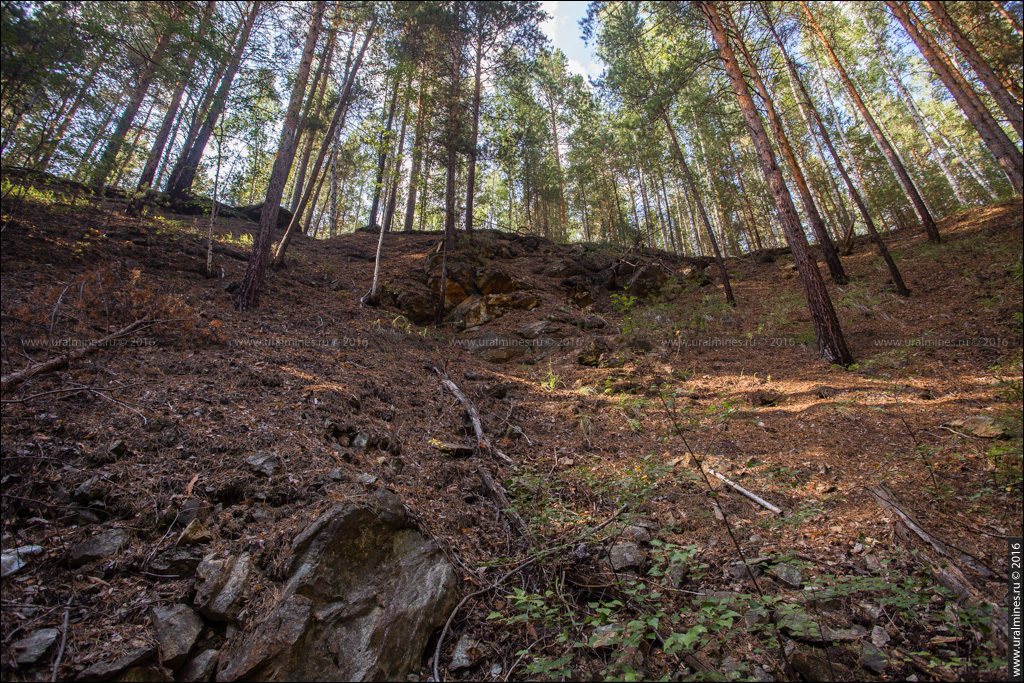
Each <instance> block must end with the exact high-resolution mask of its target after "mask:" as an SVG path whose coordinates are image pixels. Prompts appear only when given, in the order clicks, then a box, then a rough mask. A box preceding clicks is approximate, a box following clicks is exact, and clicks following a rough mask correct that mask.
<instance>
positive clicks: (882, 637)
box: [871, 626, 890, 647]
mask: <svg viewBox="0 0 1024 683" xmlns="http://www.w3.org/2000/svg"><path fill="white" fill-rule="evenodd" d="M889 639H890V636H889V632H888V631H886V630H885V629H884V628H882V627H881V626H876V627H874V628H873V629H871V643H872V645H874V646H875V647H885V646H886V645H887V644H888V643H889Z"/></svg>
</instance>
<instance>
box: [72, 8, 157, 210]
mask: <svg viewBox="0 0 1024 683" xmlns="http://www.w3.org/2000/svg"><path fill="white" fill-rule="evenodd" d="M172 36H173V32H172V31H171V30H170V29H169V28H168V29H167V30H165V31H164V32H163V34H162V35H161V36H160V38H159V40H157V44H156V46H155V47H154V48H153V52H152V53H151V54H150V55H149V57H148V59H147V61H146V66H145V67H144V68H143V69H142V72H141V74H140V75H139V80H138V82H136V84H135V87H134V88H133V89H132V94H131V97H130V99H129V100H128V104H127V105H126V106H125V108H124V111H123V112H121V118H120V119H118V122H117V127H116V128H114V134H113V135H111V136H110V140H108V141H107V146H106V147H105V148H104V149H103V153H102V154H100V159H99V162H98V163H97V165H96V168H95V169H94V170H93V174H92V178H91V179H90V181H89V185H90V186H91V187H92V188H93V189H94V190H95V192H96V194H98V195H102V194H103V188H104V186H105V185H106V183H107V178H108V177H109V176H110V173H111V171H113V170H114V164H115V163H116V162H117V155H118V154H119V153H120V152H121V147H123V146H124V140H125V136H127V135H128V131H129V130H131V127H132V124H133V123H134V122H135V117H136V115H138V113H139V108H140V107H141V106H142V101H143V100H144V99H145V98H146V93H148V92H149V86H150V85H151V84H152V83H153V80H154V79H155V78H156V72H157V68H158V67H159V65H160V61H161V60H162V59H163V56H164V52H165V51H166V50H167V46H168V45H169V44H170V42H171V38H172Z"/></svg>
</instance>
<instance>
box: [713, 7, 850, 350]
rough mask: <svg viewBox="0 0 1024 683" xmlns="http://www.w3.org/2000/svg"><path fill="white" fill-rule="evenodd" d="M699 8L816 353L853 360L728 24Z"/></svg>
mask: <svg viewBox="0 0 1024 683" xmlns="http://www.w3.org/2000/svg"><path fill="white" fill-rule="evenodd" d="M701 9H702V10H703V12H704V15H705V17H706V18H707V21H708V25H709V26H710V28H711V35H712V36H713V37H714V39H715V43H716V44H717V46H718V52H719V55H720V56H721V58H722V62H723V63H724V66H725V73H726V75H727V76H728V78H729V82H730V84H731V85H732V89H733V92H734V93H735V94H736V100H737V102H738V103H739V107H740V111H741V112H742V113H743V120H744V121H745V122H746V124H747V129H748V130H749V132H750V138H751V140H752V141H753V143H754V149H755V150H756V152H757V157H758V160H759V161H760V163H761V170H762V171H763V172H764V176H765V180H767V182H768V186H769V188H770V189H771V192H772V196H773V197H774V199H775V205H776V208H778V211H779V216H780V219H781V220H782V229H783V231H784V232H785V235H786V241H787V242H788V243H789V248H790V250H791V251H792V253H793V261H794V262H795V263H796V267H797V271H798V272H799V274H800V281H801V282H802V283H803V286H804V294H805V295H806V297H807V307H808V309H809V310H810V313H811V324H812V325H813V327H814V333H815V336H816V337H817V339H818V354H819V355H820V356H821V357H822V358H823V359H824V360H825V361H826V362H829V363H834V364H839V365H851V364H852V363H853V356H852V355H851V354H850V351H849V349H847V348H846V340H845V339H844V338H843V331H842V328H841V327H840V326H839V317H838V316H837V315H836V312H835V309H834V308H833V307H832V300H831V299H830V298H829V296H828V289H826V287H825V281H824V280H823V279H822V277H821V273H820V272H819V271H818V265H817V264H816V263H815V262H814V260H813V259H811V256H810V250H809V248H808V245H807V236H806V235H804V231H803V228H802V227H801V226H800V217H799V216H798V215H797V212H796V206H795V205H794V204H793V198H792V196H790V194H789V189H788V188H787V187H786V181H785V180H784V179H783V177H782V171H781V170H780V169H779V165H778V163H777V162H776V160H775V152H774V151H772V146H771V142H770V141H769V140H768V133H766V132H765V129H764V124H763V123H762V122H761V115H760V114H759V113H758V111H757V107H756V105H755V104H754V99H753V97H751V95H750V90H749V89H748V88H747V83H746V81H745V80H744V79H743V73H742V71H740V65H739V61H737V59H736V53H735V52H734V51H733V49H732V46H731V45H730V44H729V38H728V36H727V34H726V31H725V25H724V24H723V23H722V19H721V17H720V15H719V14H718V9H717V8H716V7H715V3H714V2H702V3H701Z"/></svg>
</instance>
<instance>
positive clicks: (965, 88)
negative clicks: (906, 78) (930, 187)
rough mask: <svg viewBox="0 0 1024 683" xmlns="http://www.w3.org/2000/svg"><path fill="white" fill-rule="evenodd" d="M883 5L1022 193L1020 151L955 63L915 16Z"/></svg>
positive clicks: (895, 4) (901, 8)
mask: <svg viewBox="0 0 1024 683" xmlns="http://www.w3.org/2000/svg"><path fill="white" fill-rule="evenodd" d="M885 4H886V5H888V6H889V9H891V10H892V13H893V15H894V16H895V17H896V18H897V19H898V20H899V22H900V24H902V25H903V28H904V29H905V30H906V32H907V34H909V35H910V37H911V38H912V39H913V41H914V43H915V44H916V45H917V47H918V49H919V50H920V51H921V54H922V55H924V58H925V60H927V62H928V64H929V66H931V67H932V70H933V71H935V74H936V75H937V76H938V77H939V78H940V79H941V80H942V82H943V83H944V84H945V86H946V88H947V89H948V90H949V92H950V94H951V95H953V99H955V100H956V102H957V104H958V105H960V109H961V110H963V112H964V115H965V116H967V119H968V120H969V121H970V122H971V125H972V126H974V129H975V130H976V131H978V135H980V136H981V139H982V141H983V142H984V143H985V146H986V147H988V149H989V151H990V152H992V155H993V156H994V157H995V158H996V160H997V161H998V162H999V165H1000V166H1002V167H1003V171H1004V172H1005V173H1006V176H1007V177H1008V178H1009V179H1010V184H1011V185H1012V186H1013V189H1014V192H1016V193H1017V194H1021V192H1024V158H1022V156H1021V152H1020V150H1019V149H1017V146H1016V145H1014V144H1013V143H1012V142H1011V141H1010V138H1009V137H1007V135H1006V133H1005V132H1003V129H1002V127H1001V126H1000V125H999V123H998V122H997V121H996V120H995V118H993V116H992V114H991V113H990V112H989V110H988V109H987V108H986V107H985V105H984V103H983V102H982V101H981V99H980V98H979V97H978V95H977V93H975V92H974V89H973V88H972V87H971V86H970V84H969V83H968V82H967V80H966V79H965V78H964V77H963V75H962V74H961V73H960V71H959V70H958V69H957V68H956V66H954V65H953V64H951V63H950V62H949V61H948V60H947V59H946V57H945V55H943V54H942V53H941V52H940V51H939V48H938V46H937V45H935V43H933V42H932V39H931V37H930V36H929V35H928V32H927V29H926V28H925V27H924V26H923V24H921V20H920V19H918V17H917V15H915V14H914V13H913V11H912V10H910V9H909V8H905V7H904V6H903V5H902V4H901V3H899V2H896V1H895V0H886V1H885Z"/></svg>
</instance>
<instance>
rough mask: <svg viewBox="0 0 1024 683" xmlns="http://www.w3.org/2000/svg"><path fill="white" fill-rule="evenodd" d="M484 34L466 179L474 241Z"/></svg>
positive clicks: (478, 57)
mask: <svg viewBox="0 0 1024 683" xmlns="http://www.w3.org/2000/svg"><path fill="white" fill-rule="evenodd" d="M483 43H484V33H483V28H482V27H479V29H478V32H477V42H476V66H475V67H474V70H473V105H472V106H473V123H472V128H471V129H470V133H469V134H470V141H469V171H468V173H467V178H466V232H467V233H469V239H470V240H471V241H472V239H473V198H474V197H475V195H476V156H477V144H478V141H479V136H480V87H481V81H482V80H483V79H482V74H483V59H484V44H483Z"/></svg>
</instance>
